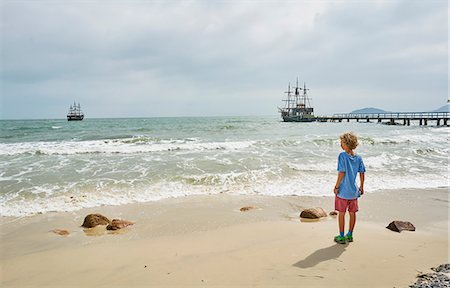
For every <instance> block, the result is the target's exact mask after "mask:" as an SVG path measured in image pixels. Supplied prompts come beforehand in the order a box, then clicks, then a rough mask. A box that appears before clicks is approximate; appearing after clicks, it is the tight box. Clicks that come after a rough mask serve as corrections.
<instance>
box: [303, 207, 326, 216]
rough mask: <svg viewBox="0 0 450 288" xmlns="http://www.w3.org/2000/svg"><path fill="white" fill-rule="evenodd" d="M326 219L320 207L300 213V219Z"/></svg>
mask: <svg viewBox="0 0 450 288" xmlns="http://www.w3.org/2000/svg"><path fill="white" fill-rule="evenodd" d="M321 217H327V213H326V212H325V211H324V210H323V209H322V208H320V207H316V208H309V209H305V210H303V211H302V213H300V218H307V219H317V218H321Z"/></svg>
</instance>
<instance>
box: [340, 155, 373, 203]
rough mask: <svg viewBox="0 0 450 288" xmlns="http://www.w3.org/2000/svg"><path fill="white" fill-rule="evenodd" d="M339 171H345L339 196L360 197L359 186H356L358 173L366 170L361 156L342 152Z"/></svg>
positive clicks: (347, 197)
mask: <svg viewBox="0 0 450 288" xmlns="http://www.w3.org/2000/svg"><path fill="white" fill-rule="evenodd" d="M337 170H338V171H339V172H345V176H344V178H343V179H342V181H341V184H340V185H339V193H338V195H337V196H338V197H339V198H343V199H356V198H358V197H359V187H358V186H356V175H357V174H358V172H359V173H364V172H366V168H365V167H364V163H363V160H362V158H361V156H359V155H354V156H351V155H349V154H347V152H345V151H344V152H342V153H341V154H339V157H338V168H337Z"/></svg>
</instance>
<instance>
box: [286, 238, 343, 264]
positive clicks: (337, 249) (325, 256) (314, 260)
mask: <svg viewBox="0 0 450 288" xmlns="http://www.w3.org/2000/svg"><path fill="white" fill-rule="evenodd" d="M347 246H348V244H345V245H343V244H335V245H332V246H330V247H327V248H323V249H319V250H317V251H315V252H314V253H312V254H311V255H309V256H308V257H306V258H305V259H303V260H301V261H298V262H297V263H295V264H293V266H295V267H298V268H311V267H314V266H316V265H317V264H319V263H320V262H323V261H328V260H331V259H337V258H338V257H339V256H341V255H342V253H344V251H345V248H347Z"/></svg>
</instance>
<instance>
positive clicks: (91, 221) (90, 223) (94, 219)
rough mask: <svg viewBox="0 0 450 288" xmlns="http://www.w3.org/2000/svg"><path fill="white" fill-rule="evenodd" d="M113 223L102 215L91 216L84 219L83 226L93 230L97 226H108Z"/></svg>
mask: <svg viewBox="0 0 450 288" xmlns="http://www.w3.org/2000/svg"><path fill="white" fill-rule="evenodd" d="M109 223H111V221H110V220H109V219H108V218H106V217H105V216H103V215H101V214H89V215H87V216H86V217H85V218H84V222H83V224H82V225H81V226H83V227H85V228H93V227H95V226H97V225H108V224H109Z"/></svg>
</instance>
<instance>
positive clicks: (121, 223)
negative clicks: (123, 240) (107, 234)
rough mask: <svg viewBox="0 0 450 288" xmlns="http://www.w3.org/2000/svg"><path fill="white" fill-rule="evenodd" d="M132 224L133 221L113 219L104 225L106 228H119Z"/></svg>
mask: <svg viewBox="0 0 450 288" xmlns="http://www.w3.org/2000/svg"><path fill="white" fill-rule="evenodd" d="M133 224H134V222H131V221H126V220H120V219H113V220H112V221H111V223H110V224H108V226H106V230H119V229H122V228H125V227H127V226H130V225H133Z"/></svg>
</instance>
